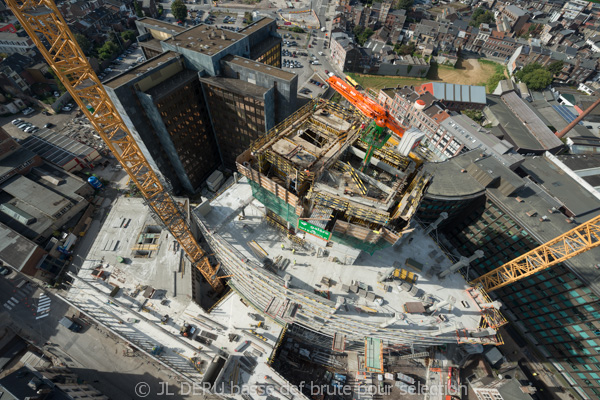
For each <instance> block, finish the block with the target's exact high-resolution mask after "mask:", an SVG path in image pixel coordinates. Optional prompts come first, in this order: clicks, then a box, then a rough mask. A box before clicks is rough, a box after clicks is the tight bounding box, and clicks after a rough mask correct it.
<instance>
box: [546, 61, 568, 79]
mask: <svg viewBox="0 0 600 400" xmlns="http://www.w3.org/2000/svg"><path fill="white" fill-rule="evenodd" d="M564 64H565V63H564V62H563V61H560V60H558V61H554V62H553V63H551V64H550V65H548V71H550V72H551V73H552V75H556V74H558V73H559V72H560V71H562V69H563V66H564Z"/></svg>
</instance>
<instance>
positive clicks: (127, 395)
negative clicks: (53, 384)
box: [0, 272, 188, 399]
mask: <svg viewBox="0 0 600 400" xmlns="http://www.w3.org/2000/svg"><path fill="white" fill-rule="evenodd" d="M23 281H25V283H21V282H23ZM27 282H28V281H27V280H25V279H24V278H22V277H21V276H20V275H18V274H16V273H14V272H13V274H12V275H10V276H9V277H0V304H1V306H0V321H1V322H0V324H2V325H5V326H9V327H10V328H11V329H12V330H13V331H15V332H16V333H17V334H19V335H20V336H22V337H23V338H25V339H26V340H27V341H29V342H30V343H32V344H34V345H36V346H38V347H39V348H43V350H44V352H45V353H46V355H47V356H48V357H49V358H54V359H58V360H60V362H62V363H64V364H65V366H67V367H68V368H70V369H71V370H72V371H73V372H75V373H76V374H77V375H79V377H80V378H81V379H83V380H84V381H86V382H87V383H89V384H91V385H92V386H94V387H96V388H97V389H98V390H100V391H101V392H102V393H104V394H105V395H107V396H109V397H110V398H112V399H136V398H139V397H138V396H137V394H136V392H135V388H136V384H139V383H141V382H145V383H147V384H148V385H149V386H148V387H149V388H150V390H151V393H158V392H159V391H160V390H161V387H163V386H161V382H168V383H169V386H170V387H171V389H175V388H177V387H178V385H177V382H176V381H175V379H173V378H172V377H171V376H170V371H166V370H164V369H163V370H162V371H161V366H160V365H158V364H157V365H155V364H154V363H153V362H152V361H151V360H150V359H149V358H147V357H145V356H144V355H142V354H137V353H133V354H134V355H132V356H125V355H124V351H125V350H126V348H127V346H126V344H125V343H123V342H121V341H120V340H118V339H115V338H114V337H113V336H111V335H110V334H109V333H108V332H105V331H104V330H102V329H101V328H98V327H96V325H94V324H85V322H84V321H83V320H78V321H79V322H82V324H83V325H84V329H83V331H81V332H79V333H75V332H72V331H70V330H69V329H67V328H66V327H64V326H62V325H60V324H59V321H60V320H61V319H62V318H63V317H64V316H65V315H66V316H72V315H79V313H78V312H77V310H75V309H73V308H71V307H70V306H69V305H68V304H67V303H65V302H64V301H62V300H61V299H60V298H59V297H57V296H55V295H54V294H53V293H50V292H48V291H45V290H43V289H41V288H39V287H38V286H36V285H33V284H30V283H27ZM19 285H21V286H20V287H19ZM172 398H174V399H183V398H188V397H185V396H180V395H174V396H173V397H172Z"/></svg>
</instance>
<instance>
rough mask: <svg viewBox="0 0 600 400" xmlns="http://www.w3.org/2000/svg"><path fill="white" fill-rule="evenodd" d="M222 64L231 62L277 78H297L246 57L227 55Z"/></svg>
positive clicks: (289, 73)
mask: <svg viewBox="0 0 600 400" xmlns="http://www.w3.org/2000/svg"><path fill="white" fill-rule="evenodd" d="M221 62H229V63H232V64H235V65H239V66H241V67H244V68H249V69H252V70H255V71H258V72H262V73H265V74H268V75H273V76H275V77H278V78H281V79H286V80H292V79H294V77H295V76H296V74H292V73H291V72H287V71H284V70H282V69H281V68H277V67H272V66H270V65H267V64H263V63H259V62H256V61H252V60H249V59H247V58H244V57H240V56H234V55H231V54H230V55H227V56H225V57H223V58H222V59H221Z"/></svg>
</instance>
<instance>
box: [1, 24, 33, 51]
mask: <svg viewBox="0 0 600 400" xmlns="http://www.w3.org/2000/svg"><path fill="white" fill-rule="evenodd" d="M10 26H12V24H10ZM34 47H35V45H34V44H33V40H31V38H30V37H29V36H28V35H27V32H25V30H24V29H21V30H20V31H18V32H17V31H15V32H12V30H11V29H8V30H4V31H0V53H6V54H9V55H10V54H14V53H19V54H26V53H29V52H30V51H32V50H33V48H34Z"/></svg>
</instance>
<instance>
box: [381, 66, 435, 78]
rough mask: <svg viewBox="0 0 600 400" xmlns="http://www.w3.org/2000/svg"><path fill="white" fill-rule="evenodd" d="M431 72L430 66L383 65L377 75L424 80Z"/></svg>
mask: <svg viewBox="0 0 600 400" xmlns="http://www.w3.org/2000/svg"><path fill="white" fill-rule="evenodd" d="M427 72H429V65H407V64H396V65H394V64H389V63H381V65H379V70H378V71H377V73H376V75H397V76H412V77H416V78H424V77H425V76H426V75H427Z"/></svg>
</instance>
